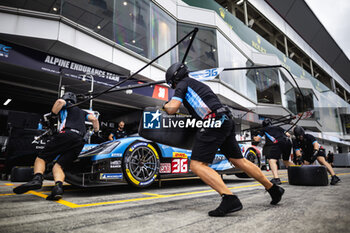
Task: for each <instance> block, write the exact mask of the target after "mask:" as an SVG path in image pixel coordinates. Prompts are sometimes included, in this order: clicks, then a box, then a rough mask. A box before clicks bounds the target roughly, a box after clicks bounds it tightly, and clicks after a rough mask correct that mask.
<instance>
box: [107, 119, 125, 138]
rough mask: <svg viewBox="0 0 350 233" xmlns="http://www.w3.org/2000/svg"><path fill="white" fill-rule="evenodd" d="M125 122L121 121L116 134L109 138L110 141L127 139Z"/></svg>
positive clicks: (112, 133)
mask: <svg viewBox="0 0 350 233" xmlns="http://www.w3.org/2000/svg"><path fill="white" fill-rule="evenodd" d="M124 126H125V122H124V121H120V122H119V124H118V128H117V130H116V131H115V132H111V133H110V134H109V136H108V140H110V141H112V140H116V139H118V138H126V137H127V134H126V131H125V130H124Z"/></svg>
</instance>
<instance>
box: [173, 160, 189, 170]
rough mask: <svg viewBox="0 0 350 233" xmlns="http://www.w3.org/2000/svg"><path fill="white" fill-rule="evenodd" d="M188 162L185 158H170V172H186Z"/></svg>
mask: <svg viewBox="0 0 350 233" xmlns="http://www.w3.org/2000/svg"><path fill="white" fill-rule="evenodd" d="M187 172H188V162H187V159H180V158H179V159H172V160H171V173H187Z"/></svg>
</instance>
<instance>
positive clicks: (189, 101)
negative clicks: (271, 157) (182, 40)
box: [164, 63, 284, 217]
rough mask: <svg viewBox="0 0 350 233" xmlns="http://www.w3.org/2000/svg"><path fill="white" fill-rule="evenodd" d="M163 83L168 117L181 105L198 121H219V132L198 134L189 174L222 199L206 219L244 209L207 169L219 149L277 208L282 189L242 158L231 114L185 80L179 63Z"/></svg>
mask: <svg viewBox="0 0 350 233" xmlns="http://www.w3.org/2000/svg"><path fill="white" fill-rule="evenodd" d="M166 80H167V83H168V84H169V85H170V87H171V88H173V89H175V94H174V96H173V97H172V99H171V100H170V101H169V102H168V103H166V104H165V105H164V109H165V111H166V112H167V113H168V114H174V113H176V112H177V110H178V109H179V108H180V106H181V103H183V104H184V106H185V107H186V108H187V109H188V111H189V112H190V114H191V115H192V116H193V117H195V118H196V119H197V120H205V119H209V118H215V119H218V120H222V124H221V127H220V128H215V127H213V128H201V129H198V130H197V133H196V138H195V142H194V145H193V148H192V155H191V164H190V168H191V170H192V171H193V172H194V173H195V174H196V175H198V176H199V177H200V178H201V179H202V180H203V181H204V182H205V183H206V184H208V185H209V186H210V187H212V188H213V189H215V190H216V191H217V192H218V193H219V194H220V195H221V197H222V201H221V204H220V205H219V207H217V208H216V209H215V210H212V211H210V212H209V213H208V214H209V216H216V217H222V216H225V215H226V214H227V213H232V212H235V211H239V210H241V209H242V208H243V206H242V204H241V202H240V200H239V199H238V197H237V196H236V195H233V194H232V192H231V190H230V189H228V187H227V186H226V185H225V183H224V182H223V180H222V179H221V176H220V175H219V174H218V173H217V172H216V171H215V170H213V169H212V168H210V167H209V166H208V164H210V163H212V162H213V159H214V157H215V154H216V153H217V151H218V149H219V148H220V153H222V154H224V155H225V157H226V158H227V159H228V160H229V161H230V162H231V163H232V164H233V165H234V166H235V167H237V168H239V169H241V170H242V171H244V172H245V173H247V174H248V175H250V176H251V177H253V178H254V179H256V180H257V181H259V182H260V183H261V184H262V185H263V186H264V187H265V189H266V190H267V191H268V192H269V194H270V195H271V198H272V201H271V204H272V205H276V204H277V203H278V202H279V201H280V200H281V198H282V195H283V193H284V189H283V188H281V187H279V186H277V185H275V184H272V183H271V182H270V181H269V180H268V179H267V178H266V177H265V176H264V175H263V173H262V172H261V170H260V168H258V167H257V166H256V165H255V164H253V163H252V162H250V161H249V160H247V159H245V158H243V156H242V153H241V150H240V147H239V145H238V143H237V141H236V139H235V133H234V122H233V120H232V119H231V118H230V117H229V115H230V114H231V113H230V110H229V109H227V108H225V107H224V106H223V105H222V104H221V102H220V100H219V98H218V97H217V96H216V95H215V94H214V92H213V91H212V90H211V89H210V88H209V87H208V86H207V85H206V84H204V83H202V82H200V81H197V80H195V79H192V78H190V77H188V69H187V67H186V65H184V64H182V63H175V64H173V65H172V66H170V67H169V69H168V70H167V72H166Z"/></svg>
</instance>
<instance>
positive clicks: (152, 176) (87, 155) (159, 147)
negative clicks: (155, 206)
mask: <svg viewBox="0 0 350 233" xmlns="http://www.w3.org/2000/svg"><path fill="white" fill-rule="evenodd" d="M240 147H241V151H242V153H243V155H244V157H245V158H247V159H248V160H250V161H252V162H253V163H254V164H256V165H257V166H258V167H261V152H260V148H258V147H256V146H250V145H242V144H240ZM190 162H191V150H184V149H179V148H175V147H170V146H167V145H163V144H159V143H155V142H152V141H149V140H146V139H144V138H142V137H139V136H136V137H128V138H121V139H117V140H114V141H108V142H104V143H101V144H97V145H96V144H95V145H93V144H86V145H85V146H84V148H83V150H82V152H81V154H80V155H79V157H78V159H77V160H76V161H74V164H73V166H72V169H71V170H70V171H67V172H66V181H67V182H68V183H70V184H72V185H75V186H79V187H96V186H111V185H116V184H119V183H128V184H129V185H132V186H135V187H138V188H145V187H148V186H150V185H152V184H153V183H154V182H156V181H162V180H165V179H172V178H182V177H194V176H196V175H195V174H194V173H193V172H191V170H190V168H189V167H190V166H189V164H190ZM210 167H211V168H213V169H214V170H216V171H217V172H218V173H219V174H227V175H230V174H235V175H236V176H237V177H240V178H248V177H249V176H248V175H246V174H245V173H243V172H242V171H241V170H239V169H237V168H235V167H234V166H233V165H232V164H231V163H230V162H229V161H228V160H227V159H226V158H225V156H224V155H222V154H220V153H218V154H216V156H215V159H214V161H213V163H212V164H210Z"/></svg>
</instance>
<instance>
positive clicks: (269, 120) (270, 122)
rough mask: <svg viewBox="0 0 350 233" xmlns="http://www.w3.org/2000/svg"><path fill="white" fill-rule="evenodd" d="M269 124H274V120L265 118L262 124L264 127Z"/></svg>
mask: <svg viewBox="0 0 350 233" xmlns="http://www.w3.org/2000/svg"><path fill="white" fill-rule="evenodd" d="M269 125H272V120H271V119H270V118H265V119H264V120H263V122H262V126H263V127H266V126H269Z"/></svg>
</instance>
